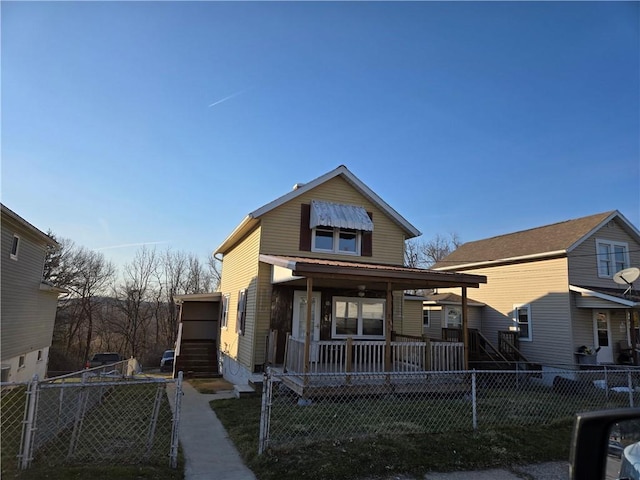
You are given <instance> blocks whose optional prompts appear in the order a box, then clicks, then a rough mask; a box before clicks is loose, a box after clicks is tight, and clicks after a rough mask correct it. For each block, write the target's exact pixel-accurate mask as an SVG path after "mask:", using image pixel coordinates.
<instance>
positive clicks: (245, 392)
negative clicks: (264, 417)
mask: <svg viewBox="0 0 640 480" xmlns="http://www.w3.org/2000/svg"><path fill="white" fill-rule="evenodd" d="M233 394H234V395H235V396H236V398H242V397H250V396H253V395H257V393H256V391H255V390H254V389H253V388H252V387H251V386H250V385H234V386H233Z"/></svg>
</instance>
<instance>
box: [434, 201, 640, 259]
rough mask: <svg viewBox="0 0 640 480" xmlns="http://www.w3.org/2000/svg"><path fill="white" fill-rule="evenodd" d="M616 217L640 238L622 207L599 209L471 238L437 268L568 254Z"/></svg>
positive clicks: (627, 229) (624, 227) (625, 227)
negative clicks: (480, 238)
mask: <svg viewBox="0 0 640 480" xmlns="http://www.w3.org/2000/svg"><path fill="white" fill-rule="evenodd" d="M613 219H618V220H620V225H621V226H622V228H623V229H624V230H625V231H627V233H629V235H631V236H632V237H635V238H636V239H637V240H638V241H639V242H640V232H638V230H637V229H636V227H634V226H633V225H632V224H631V223H630V222H629V221H628V220H627V219H626V218H625V217H624V216H623V215H622V214H621V213H620V212H619V211H617V210H612V211H609V212H603V213H598V214H595V215H589V216H587V217H581V218H577V219H573V220H566V221H564V222H559V223H553V224H551V225H544V226H542V227H537V228H532V229H529V230H523V231H520V232H514V233H509V234H506V235H499V236H497V237H491V238H487V239H484V240H477V241H475V242H468V243H465V244H463V245H461V246H460V247H459V248H458V249H456V250H454V251H453V252H452V253H451V254H450V255H448V256H447V257H446V258H444V259H442V260H440V261H439V262H438V263H436V264H435V265H434V266H433V267H432V268H433V269H434V270H453V269H461V268H471V267H476V266H486V265H492V264H499V263H512V262H518V261H526V260H533V259H535V258H548V257H554V256H564V255H566V254H567V253H569V252H571V251H572V250H573V249H575V248H576V247H577V246H578V245H580V244H581V243H582V242H583V241H584V240H586V239H587V238H588V237H589V236H591V235H592V234H593V233H595V232H596V231H597V230H599V229H600V228H602V227H603V226H604V225H606V224H607V223H608V222H610V221H612V220H613Z"/></svg>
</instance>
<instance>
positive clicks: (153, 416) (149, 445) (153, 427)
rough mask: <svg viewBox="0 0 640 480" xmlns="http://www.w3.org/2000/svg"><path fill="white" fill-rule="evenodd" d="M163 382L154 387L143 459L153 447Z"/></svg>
mask: <svg viewBox="0 0 640 480" xmlns="http://www.w3.org/2000/svg"><path fill="white" fill-rule="evenodd" d="M163 387H164V385H163V384H158V387H157V388H156V398H155V401H154V402H153V412H152V414H151V420H150V422H149V432H148V433H147V451H146V453H145V459H147V458H149V456H150V455H151V448H152V447H153V440H154V438H155V436H156V427H157V426H158V415H160V405H161V404H162V399H163V398H164V391H165V389H164V388H163Z"/></svg>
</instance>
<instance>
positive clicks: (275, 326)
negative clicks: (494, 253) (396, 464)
mask: <svg viewBox="0 0 640 480" xmlns="http://www.w3.org/2000/svg"><path fill="white" fill-rule="evenodd" d="M419 234H420V232H419V231H418V230H417V229H416V228H415V227H414V226H413V225H411V224H410V223H409V222H408V221H407V220H406V219H405V218H403V217H402V216H401V215H400V214H398V212H396V211H395V210H394V209H393V208H391V207H390V206H389V205H388V204H387V203H385V202H384V201H383V200H382V199H381V198H380V197H379V196H378V195H377V194H375V193H374V192H373V191H372V190H371V189H370V188H369V187H367V186H366V185H365V184H364V183H362V182H361V181H360V180H359V179H358V178H357V177H356V176H355V175H353V173H351V172H350V171H349V170H348V169H347V168H346V167H345V166H340V167H338V168H336V169H335V170H332V171H330V172H328V173H326V174H325V175H322V176H321V177H318V178H316V179H315V180H313V181H311V182H309V183H306V184H297V185H295V187H294V189H293V190H292V191H290V192H289V193H287V194H286V195H284V196H282V197H280V198H278V199H276V200H274V201H272V202H270V203H267V204H266V205H264V206H262V207H261V208H259V209H257V210H255V211H253V212H251V213H250V214H249V215H248V216H247V217H245V219H244V220H243V221H242V222H241V223H240V224H239V225H238V226H237V227H236V229H235V230H234V231H233V232H232V233H231V234H230V235H229V236H228V237H227V238H226V239H225V240H224V241H223V242H222V244H221V245H220V246H219V247H218V248H217V249H216V250H215V252H214V254H215V255H216V256H218V257H220V256H222V279H221V312H220V344H219V345H220V361H221V370H222V373H223V374H224V376H225V378H227V379H229V380H231V381H233V382H234V383H247V382H248V380H249V379H250V377H251V375H252V374H254V373H256V372H260V371H262V370H263V367H264V365H265V364H267V363H273V364H280V365H282V364H285V367H287V366H288V369H289V370H294V371H301V372H305V373H306V372H310V371H313V370H314V368H319V367H318V365H319V364H321V363H322V362H323V359H324V360H325V363H324V366H325V367H326V366H327V362H326V359H327V358H328V357H327V356H328V355H329V354H330V353H331V354H335V353H336V352H338V351H340V352H347V353H346V354H345V355H346V356H347V357H349V358H351V357H350V355H351V353H350V352H356V353H354V354H353V355H355V356H357V354H358V350H357V349H355V346H356V345H364V343H365V342H369V343H368V344H369V345H370V346H371V348H372V349H376V350H375V352H376V353H371V354H370V357H371V358H373V357H374V356H379V357H380V358H381V359H382V360H381V361H382V362H383V366H382V367H380V366H379V364H376V365H377V367H376V368H383V369H384V371H389V370H390V369H391V368H393V366H392V365H391V362H392V360H391V358H392V357H391V347H392V345H391V338H392V332H393V333H395V334H406V333H407V332H414V333H417V334H418V335H420V334H421V330H420V329H421V324H422V306H421V301H416V299H415V298H411V299H408V300H406V301H405V299H404V295H403V291H405V290H416V289H425V290H426V289H433V288H444V287H456V288H458V289H459V290H458V291H459V293H460V294H461V295H462V296H463V297H465V298H466V289H467V287H472V288H476V287H477V286H478V285H479V284H480V283H482V282H484V281H485V279H484V277H482V276H477V275H466V274H458V273H449V272H446V273H445V272H434V271H430V270H423V269H415V268H406V267H404V266H403V262H404V246H405V240H407V239H409V238H413V237H416V236H417V235H419ZM359 342H360V343H359ZM349 344H351V345H353V346H354V347H353V349H349V348H347V349H345V347H344V345H349ZM341 349H342V350H341ZM285 354H286V357H285ZM394 358H395V357H394ZM335 361H336V362H338V361H340V362H343V363H342V364H341V365H342V366H335V365H334V367H335V368H336V369H339V368H342V369H343V370H344V368H345V367H344V361H343V360H335ZM348 361H349V360H348ZM354 363H355V360H354ZM373 367H374V366H371V368H373ZM347 368H348V367H347ZM335 371H337V370H335Z"/></svg>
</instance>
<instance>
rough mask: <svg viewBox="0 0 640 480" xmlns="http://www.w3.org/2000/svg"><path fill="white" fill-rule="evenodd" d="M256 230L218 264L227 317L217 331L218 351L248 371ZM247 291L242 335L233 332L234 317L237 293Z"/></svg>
mask: <svg viewBox="0 0 640 480" xmlns="http://www.w3.org/2000/svg"><path fill="white" fill-rule="evenodd" d="M260 232H261V229H260V227H258V228H256V229H254V230H253V231H252V232H250V233H249V234H248V235H247V237H246V238H245V239H244V240H243V241H242V242H241V243H239V244H238V245H236V246H235V247H234V248H233V249H231V250H230V251H229V252H227V253H226V254H225V255H224V257H223V259H222V260H223V261H222V281H221V285H220V291H221V293H222V294H223V295H226V294H229V314H228V315H229V316H228V320H227V327H226V328H222V329H221V331H220V351H221V352H222V353H225V354H227V355H229V356H230V357H231V358H234V359H236V360H237V361H238V362H239V363H241V364H242V365H244V366H245V367H247V368H248V369H250V370H253V364H254V352H253V349H254V342H255V337H256V328H255V327H256V324H255V316H256V296H257V283H258V250H259V245H260ZM245 288H246V289H248V292H247V310H246V315H247V316H246V320H245V332H244V335H238V333H236V323H237V316H238V292H239V291H240V290H242V289H245Z"/></svg>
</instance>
